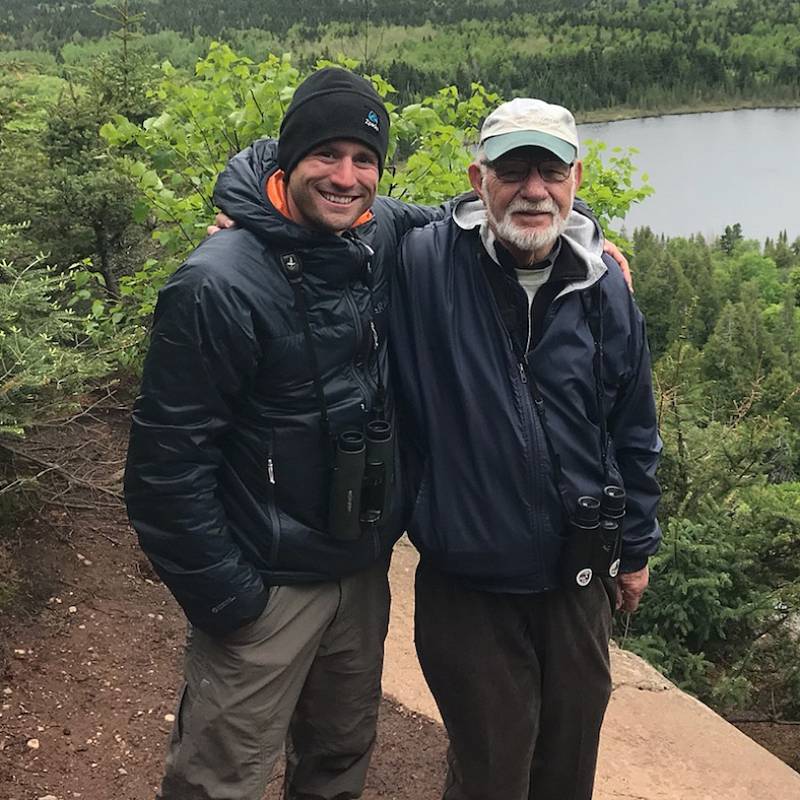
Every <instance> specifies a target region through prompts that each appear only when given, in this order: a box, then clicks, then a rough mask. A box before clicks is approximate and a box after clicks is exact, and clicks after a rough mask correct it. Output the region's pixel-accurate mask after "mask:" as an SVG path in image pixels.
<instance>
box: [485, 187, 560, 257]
mask: <svg viewBox="0 0 800 800" xmlns="http://www.w3.org/2000/svg"><path fill="white" fill-rule="evenodd" d="M482 188H483V194H484V197H488V196H489V194H488V192H487V186H486V177H485V176H484V178H483V187H482ZM484 205H486V214H487V216H488V218H489V224H490V225H491V227H492V230H494V233H495V236H497V238H498V239H500V241H502V242H508V243H509V244H511V245H513V246H514V247H516V248H517V249H518V250H522V251H523V252H525V253H531V254H533V253H534V252H536V251H537V250H543V249H544V248H548V249H549V248H551V247H552V246H553V245H554V244H555V242H556V239H558V237H559V236H561V234H562V233H564V231H565V230H566V228H567V220H566V219H564V218H563V217H562V216H561V214H560V213H559V211H558V206H557V205H556V203H555V201H554V200H552V199H551V198H549V197H548V198H547V199H545V200H539V201H538V202H533V201H530V200H523V199H521V198H520V199H517V200H514V201H513V202H511V203H510V204H509V205H508V208H506V210H505V213H504V214H503V216H502V217H501V218H500V219H498V218H497V217H496V216H495V215H494V214H493V213H492V209H491V208H490V206H489V204H488V203H485V204H484ZM515 211H539V212H542V211H543V212H546V213H549V214H551V215H552V219H553V221H552V222H551V223H550V225H549V226H548V227H547V228H545V229H544V230H536V231H534V230H530V229H529V228H525V227H521V226H519V225H517V224H516V223H515V222H514V219H513V217H512V214H513V213H514V212H515Z"/></svg>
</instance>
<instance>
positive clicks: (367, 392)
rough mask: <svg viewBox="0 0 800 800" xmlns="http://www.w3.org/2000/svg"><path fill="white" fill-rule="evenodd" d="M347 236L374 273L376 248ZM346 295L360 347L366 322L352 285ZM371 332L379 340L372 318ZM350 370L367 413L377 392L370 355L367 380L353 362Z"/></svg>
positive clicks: (353, 236) (365, 365)
mask: <svg viewBox="0 0 800 800" xmlns="http://www.w3.org/2000/svg"><path fill="white" fill-rule="evenodd" d="M347 238H348V239H349V240H350V241H351V242H352V243H353V244H354V245H355V246H356V247H358V248H359V249H363V251H364V253H365V255H366V259H367V260H366V269H367V271H368V272H369V273H370V274H372V256H373V255H374V250H373V249H372V248H371V247H370V246H369V245H368V244H366V243H365V242H362V241H361V240H360V239H359V238H358V236H356V234H354V233H352V232H351V233H350V234H349V235H348V236H347ZM345 297H346V298H347V303H348V306H349V307H350V311H351V313H352V315H353V321H354V323H355V328H356V347H358V346H359V345H360V344H361V342H362V340H363V338H364V324H363V321H362V319H361V315H360V314H359V313H358V305H357V303H356V301H355V299H354V298H353V292H352V290H351V289H350V287H348V288H347V291H346V292H345ZM370 333H371V336H372V338H373V341H377V336H378V334H377V331H376V330H375V325H374V323H373V322H372V320H370ZM376 358H377V349H376ZM378 369H380V365H378ZM350 371H351V372H352V375H353V378H354V380H355V382H356V384H357V385H358V388H359V390H360V392H361V397H362V402H361V410H362V411H363V412H364V413H367V412H368V411H369V410H370V408H371V406H372V403H371V402H370V398H372V397H374V394H375V392H374V390H371V389H370V386H369V380H368V379H369V357H367V358H366V359H365V362H364V374H365V375H366V376H367V379H366V380H365V379H364V378H363V377H362V376H361V375H359V373H358V367H356V365H355V364H353V363H351V364H350Z"/></svg>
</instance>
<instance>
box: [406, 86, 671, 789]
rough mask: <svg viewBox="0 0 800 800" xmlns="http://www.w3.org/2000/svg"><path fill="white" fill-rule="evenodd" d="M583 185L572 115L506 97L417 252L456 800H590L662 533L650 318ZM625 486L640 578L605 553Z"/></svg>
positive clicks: (628, 544) (444, 701)
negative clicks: (626, 620)
mask: <svg viewBox="0 0 800 800" xmlns="http://www.w3.org/2000/svg"><path fill="white" fill-rule="evenodd" d="M581 175H582V165H581V162H580V160H578V135H577V130H576V127H575V122H574V119H573V118H572V115H571V114H570V113H569V111H567V110H566V109H564V108H562V107H560V106H554V105H550V104H548V103H545V102H543V101H540V100H531V99H517V100H513V101H511V102H509V103H505V104H503V105H501V106H500V107H499V108H498V109H496V110H495V111H494V112H492V113H491V114H490V115H489V117H488V118H487V120H486V122H485V123H484V126H483V128H482V132H481V143H480V151H479V154H478V156H477V158H476V160H475V163H473V164H472V165H471V167H470V169H469V177H470V181H471V183H472V186H473V188H474V190H475V195H473V196H472V197H471V198H465V199H462V200H461V201H460V202H458V203H457V204H456V207H455V210H454V212H453V214H452V215H451V216H450V217H449V218H448V219H446V220H442V221H440V222H435V223H433V224H431V225H428V226H427V227H425V228H422V229H419V230H414V231H411V232H410V233H409V234H408V235H407V236H406V238H405V239H404V241H403V244H402V246H401V253H400V263H399V265H398V268H397V271H396V284H395V286H394V290H393V295H392V310H391V325H390V331H391V340H390V347H391V349H392V353H393V361H392V364H393V373H392V375H393V379H394V387H395V391H396V393H397V397H398V404H399V408H400V415H399V416H400V425H401V429H402V431H403V437H402V440H401V441H402V444H403V446H404V447H405V449H406V451H407V457H408V458H407V461H408V463H409V472H408V478H409V483H410V485H411V489H412V493H413V495H414V496H415V497H416V503H415V506H414V513H413V519H412V521H411V523H410V525H409V535H410V537H411V540H412V541H413V542H414V544H415V545H416V547H417V548H418V550H419V551H420V555H421V563H420V568H419V570H418V572H417V581H416V619H415V627H416V643H417V653H418V655H419V659H420V663H421V665H422V668H423V672H424V673H425V677H426V679H427V681H428V684H429V686H430V688H431V690H432V692H433V695H434V697H435V699H436V702H437V704H438V706H439V708H440V710H441V712H442V717H443V719H444V722H445V725H446V727H447V730H448V733H449V735H450V750H449V757H448V761H449V773H448V780H447V785H446V788H445V791H444V798H445V800H590V798H591V795H592V787H593V782H594V773H595V763H596V757H597V745H598V737H599V732H600V726H601V723H602V719H603V715H604V712H605V708H606V704H607V702H608V698H609V695H610V692H611V679H610V671H609V657H608V639H609V634H610V626H611V615H612V610H613V606H614V605H615V603H616V605H617V606H621V607H622V608H624V609H626V610H630V611H632V610H634V609H635V608H636V606H637V604H638V602H639V598H640V597H641V594H642V592H643V591H644V589H645V587H646V586H647V582H648V572H647V559H648V556H650V555H651V554H652V553H653V552H655V550H656V548H657V547H658V543H659V539H660V530H659V526H658V523H657V521H656V517H655V512H656V506H657V504H658V499H659V495H660V492H659V487H658V484H657V483H656V481H655V477H654V474H655V469H656V465H657V461H658V455H659V452H660V440H659V437H658V432H657V428H656V415H655V407H654V402H653V393H652V385H651V375H650V360H649V354H648V350H647V342H646V339H645V332H644V322H643V320H642V317H641V314H640V312H639V310H638V309H637V308H636V305H635V304H634V302H633V298H632V296H631V294H630V292H629V290H628V287H627V286H626V283H625V280H624V278H623V275H622V273H621V271H620V269H619V268H618V266H617V264H616V263H615V262H614V261H613V260H612V259H609V258H608V257H605V258H601V253H600V250H599V248H598V247H597V233H596V231H595V229H594V226H593V225H592V223H590V222H589V220H585V224H584V225H583V226H581V225H579V224H572V225H570V226H569V227H568V220H570V219H571V216H570V212H571V209H572V206H573V202H574V200H575V193H576V191H577V189H578V187H579V186H580V182H581ZM609 486H611V487H615V488H614V489H613V490H610V491H611V495H610V497H609V499H610V500H612V501H613V505H614V508H612V509H610V510H609V514H608V516H609V518H610V517H611V516H619V511H620V507H619V500H620V499H621V497H622V496H623V495H622V494H621V491H620V488H619V487H624V491H625V492H626V493H627V513H626V515H625V518H624V525H623V530H622V541H621V554H620V557H621V566H620V561H619V560H618V556H617V554H616V553H615V552H614V549H615V548H614V545H613V544H612V545H611V546H610V548H609V550H607V551H606V550H604V549H603V548H602V547H597V546H598V545H601V544H602V538H601V536H604V535H606V534H607V535H608V537H609V539H608V540H609V541H611V542H614V535H613V532H614V528H613V526H614V525H615V524H618V523H616V522H614V521H613V520H610V521H609V525H610V526H611V527H609V528H606V529H604V532H603V534H601V532H600V531H599V530H596V529H594V527H595V524H596V520H595V519H594V518H591V517H592V515H591V514H589V517H587V516H586V513H585V512H586V510H587V509H589V510H592V509H593V510H594V515H595V517H596V515H597V506H598V500H600V499H601V498H602V497H603V495H604V489H605V487H609ZM606 495H607V496H608V492H606ZM614 544H616V543H615V542H614ZM567 565H572V571H571V572H570V571H569V570H568V569H567ZM618 569H619V574H617V570H618ZM614 578H616V580H614ZM615 583H616V586H615V585H614V584H615ZM615 593H616V597H615Z"/></svg>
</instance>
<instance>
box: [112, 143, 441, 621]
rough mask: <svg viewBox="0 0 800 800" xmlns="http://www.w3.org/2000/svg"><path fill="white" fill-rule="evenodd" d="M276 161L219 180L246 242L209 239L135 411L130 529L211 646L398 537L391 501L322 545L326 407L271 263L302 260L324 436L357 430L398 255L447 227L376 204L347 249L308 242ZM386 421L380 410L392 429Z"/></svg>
mask: <svg viewBox="0 0 800 800" xmlns="http://www.w3.org/2000/svg"><path fill="white" fill-rule="evenodd" d="M275 151H276V146H275V143H274V142H270V141H266V140H264V141H260V142H256V143H255V144H254V145H253V146H252V147H251V148H249V149H248V150H246V151H244V152H243V153H241V154H240V155H239V156H237V157H235V158H234V159H233V160H232V161H231V162H230V164H229V165H228V167H227V169H226V170H225V172H224V173H223V174H222V176H221V177H220V179H219V181H218V183H217V188H216V192H215V200H216V202H217V204H218V205H219V207H220V208H221V209H222V210H223V211H225V212H226V213H227V214H228V215H229V216H231V217H233V218H234V219H236V220H237V222H238V225H239V227H238V228H236V229H233V230H226V231H222V232H220V233H218V234H216V235H214V236H212V237H210V238H208V239H206V240H205V241H204V242H203V243H202V244H201V245H200V246H199V247H198V248H197V249H196V250H195V251H194V252H193V253H192V254H191V255H190V256H189V258H188V259H187V261H186V263H185V264H184V265H183V266H182V267H181V268H180V269H179V270H178V271H177V272H176V273H175V275H174V276H173V277H172V278H171V279H170V281H169V282H168V284H167V285H166V287H165V288H164V289H163V290H162V292H161V294H160V296H159V301H158V307H157V309H156V313H155V318H154V322H153V331H152V340H151V344H150V351H149V353H148V356H147V360H146V363H145V367H144V376H143V382H142V389H141V394H140V396H139V397H138V398H137V400H136V404H135V407H134V412H133V424H132V429H131V438H130V449H129V454H128V463H127V470H126V476H125V494H126V499H127V503H128V512H129V515H130V519H131V522H132V524H133V526H134V528H135V529H136V531H137V533H138V535H139V541H140V543H141V546H142V548H143V550H144V551H145V553H147V555H148V557H149V558H150V560H151V561H152V563H153V565H154V567H155V569H156V571H157V572H158V574H159V576H160V577H161V578H162V579H163V580H164V582H165V583H166V584H167V586H168V587H169V588H170V590H171V591H172V593H173V594H174V595H175V597H176V599H177V600H178V602H179V603H180V604H181V606H182V607H183V609H184V611H185V612H186V614H187V616H188V617H189V619H190V620H191V621H192V622H193V623H194V624H195V625H197V626H198V627H200V628H203V629H205V630H207V631H209V632H212V633H224V632H226V631H229V630H232V629H234V628H236V627H237V626H239V625H241V624H243V623H244V622H247V621H248V620H251V619H253V618H255V617H256V616H258V614H260V612H261V611H262V610H263V608H264V606H265V604H266V597H267V588H268V587H269V586H270V585H272V584H283V583H296V582H303V581H319V580H326V579H331V578H336V577H339V576H342V575H345V574H347V573H350V572H354V571H356V570H359V569H363V568H364V567H366V566H368V565H369V564H370V563H372V562H373V561H375V560H376V559H378V558H379V557H381V556H382V554H384V553H386V551H387V550H388V549H389V548H390V547H391V545H392V543H393V542H394V541H395V540H396V538H397V537H398V535H399V534H400V532H401V523H400V520H399V517H400V514H399V506H400V504H399V503H397V502H395V503H393V506H394V509H393V510H390V511H387V513H386V514H384V519H383V522H382V524H381V525H380V527H375V528H374V530H372V531H370V532H368V533H366V534H364V535H363V536H362V537H361V538H360V539H358V540H356V541H341V540H338V539H334V538H333V537H331V536H330V535H328V532H327V530H326V528H327V510H328V495H329V484H330V469H329V462H328V455H327V453H326V448H325V445H324V444H323V435H322V432H321V426H320V416H321V414H320V406H319V403H318V399H317V395H316V394H315V391H314V385H313V373H312V368H311V364H310V363H309V357H308V352H307V349H306V346H305V341H304V335H303V324H302V317H301V315H300V313H298V309H297V308H296V307H295V296H294V294H293V291H292V288H291V287H290V285H289V283H288V281H287V279H286V277H285V275H284V273H283V272H282V268H281V262H280V259H281V256H284V255H290V254H291V255H295V256H296V257H297V258H298V259H299V260H300V262H301V263H302V266H303V270H304V281H303V292H304V297H305V299H306V305H307V308H308V319H309V322H310V328H311V331H312V337H313V342H314V350H315V353H316V358H317V361H318V369H319V375H320V378H321V381H322V384H323V386H324V394H325V399H326V402H327V407H328V413H329V415H330V422H331V428H332V431H333V433H336V432H339V431H341V430H343V429H347V428H353V427H361V426H362V425H363V423H364V422H365V420H367V419H369V418H370V415H371V414H372V413H373V411H374V407H375V401H376V388H377V374H378V373H377V370H378V369H380V370H381V371H382V375H383V380H384V382H385V381H386V378H387V374H386V373H387V367H386V359H387V355H386V347H385V335H384V334H385V329H386V319H387V303H388V292H389V272H390V271H391V269H392V268H393V266H394V264H395V261H396V251H397V245H398V242H399V240H400V237H401V236H402V235H403V234H404V233H405V232H406V231H407V230H408V229H409V228H410V227H411V226H413V225H421V224H424V223H425V222H427V221H429V220H431V219H432V218H434V217H435V216H441V213H442V212H441V211H440V210H432V209H423V208H417V207H410V206H407V205H404V204H402V203H399V202H397V201H394V200H391V199H387V198H380V197H379V198H377V199H376V201H375V205H374V207H373V212H374V217H373V219H372V220H371V221H369V222H366V223H364V224H363V225H361V226H359V227H358V228H357V229H355V230H354V231H352V232H351V234H350V235H348V236H346V237H342V236H336V235H333V234H326V233H317V232H313V231H311V230H309V229H307V228H303V227H300V226H298V225H296V224H294V223H292V222H291V221H289V220H287V219H286V218H284V217H283V216H282V215H281V214H279V213H278V212H277V211H276V210H275V209H274V208H273V207H272V206H271V204H270V203H269V201H268V200H267V198H266V196H265V190H264V187H265V183H266V180H267V177H268V176H269V175H270V174H271V173H272V172H273V171H274V169H275V166H276V165H275V162H274V157H275ZM370 249H371V250H372V251H374V254H373V255H370V254H369V251H370ZM368 260H370V261H371V269H372V295H370V291H369V287H368V283H367V261H368ZM373 303H374V305H373ZM371 321H372V322H374V323H375V325H376V328H377V331H378V336H379V340H380V342H381V345H380V350H379V352H378V353H377V357H376V353H375V349H374V346H373V344H372V336H371V333H370V328H369V325H370V322H371ZM391 405H392V404H391V396H389V398H388V413H389V414H391V413H392V408H391Z"/></svg>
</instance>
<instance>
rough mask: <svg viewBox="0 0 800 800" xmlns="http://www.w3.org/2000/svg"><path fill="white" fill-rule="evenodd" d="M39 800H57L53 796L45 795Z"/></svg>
mask: <svg viewBox="0 0 800 800" xmlns="http://www.w3.org/2000/svg"><path fill="white" fill-rule="evenodd" d="M39 800H58V798H57V797H56V796H55V795H54V794H46V795H44V796H43V797H40V798H39Z"/></svg>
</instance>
